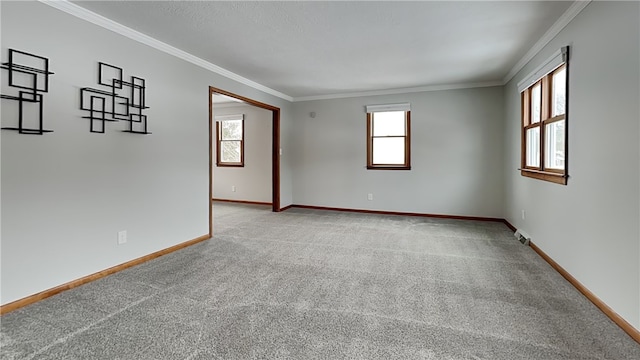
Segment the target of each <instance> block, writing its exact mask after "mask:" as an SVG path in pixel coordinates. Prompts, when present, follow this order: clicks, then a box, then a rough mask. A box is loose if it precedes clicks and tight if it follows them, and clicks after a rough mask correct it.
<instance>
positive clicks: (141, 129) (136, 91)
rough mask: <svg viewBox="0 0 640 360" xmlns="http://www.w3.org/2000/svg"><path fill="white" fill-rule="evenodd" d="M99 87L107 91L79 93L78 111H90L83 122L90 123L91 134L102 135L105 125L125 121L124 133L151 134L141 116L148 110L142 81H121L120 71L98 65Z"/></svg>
mask: <svg viewBox="0 0 640 360" xmlns="http://www.w3.org/2000/svg"><path fill="white" fill-rule="evenodd" d="M98 84H99V85H102V86H104V87H106V88H108V90H100V89H94V88H89V87H84V88H82V89H80V109H81V110H86V111H89V115H88V116H83V117H82V118H83V119H89V120H90V122H91V125H90V131H91V132H94V133H104V131H105V123H107V122H117V121H127V122H129V126H128V129H127V130H123V131H124V132H128V133H133V134H151V133H150V132H148V131H147V115H144V114H143V113H142V110H144V109H148V108H149V107H148V106H146V99H145V90H146V87H145V81H144V79H142V78H139V77H136V76H131V81H124V80H123V79H122V68H119V67H117V66H113V65H109V64H105V63H103V62H99V63H98ZM126 88H128V89H129V90H126ZM118 92H120V94H119V93H118ZM121 94H123V95H126V96H123V95H121Z"/></svg>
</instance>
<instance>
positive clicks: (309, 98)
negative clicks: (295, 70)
mask: <svg viewBox="0 0 640 360" xmlns="http://www.w3.org/2000/svg"><path fill="white" fill-rule="evenodd" d="M502 85H504V84H503V83H502V81H485V82H477V83H463V84H449V85H428V86H420V87H412V88H399V89H386V90H372V91H360V92H352V93H342V94H328V95H313V96H300V97H294V98H293V101H294V102H299V101H313V100H329V99H343V98H352V97H361V96H378V95H394V94H409V93H417V92H426V91H444V90H457V89H473V88H480V87H491V86H502Z"/></svg>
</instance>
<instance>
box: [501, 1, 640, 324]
mask: <svg viewBox="0 0 640 360" xmlns="http://www.w3.org/2000/svg"><path fill="white" fill-rule="evenodd" d="M638 6H639V5H638V3H637V2H628V3H619V2H592V3H591V4H590V5H588V6H587V7H586V8H585V9H584V10H583V11H582V13H580V14H579V15H578V16H577V17H576V18H575V19H574V20H573V21H572V22H571V23H570V24H569V25H568V26H567V27H566V28H565V29H564V30H563V31H562V32H561V33H560V34H559V35H558V36H557V37H556V38H555V39H554V40H553V41H552V42H551V43H550V44H549V45H547V46H546V47H545V48H544V49H543V50H542V51H541V52H540V53H539V54H538V55H537V56H536V57H535V58H534V59H533V60H532V61H531V62H530V63H529V64H528V65H527V66H526V67H525V68H524V69H523V70H522V71H520V73H519V74H518V75H517V76H516V77H515V78H514V79H512V81H511V82H509V83H508V84H507V85H506V87H505V89H504V94H505V99H506V100H505V130H506V132H505V143H506V151H505V164H506V165H505V179H506V184H505V186H506V187H505V190H506V202H505V216H506V218H507V220H508V221H509V222H511V223H512V224H513V225H515V226H516V227H518V228H522V229H524V230H525V231H526V232H528V233H529V234H530V235H531V237H532V241H533V242H534V243H535V244H536V245H538V246H539V247H540V248H541V249H542V250H543V251H544V252H546V253H547V254H548V255H549V256H550V257H551V258H553V259H554V260H555V261H556V262H558V263H559V264H560V265H561V266H562V267H563V268H565V269H566V270H567V271H568V272H569V273H571V274H572V275H573V276H574V277H575V278H576V279H577V280H578V281H580V282H581V283H582V284H584V285H585V286H586V287H587V288H588V289H590V290H591V291H592V292H593V293H595V295H596V296H598V297H599V298H600V299H602V300H603V301H604V302H605V303H606V304H607V305H609V306H610V307H611V308H613V310H614V311H616V312H617V313H618V314H620V315H621V316H622V317H623V318H625V319H626V320H627V321H628V322H629V323H631V324H632V325H633V326H635V327H636V328H638V329H640V232H639V229H638V226H639V222H640V221H639V219H640V211H639V204H640V202H639V197H640V192H639V185H640V178H639V165H640V164H639V163H640V158H639V148H638V146H639V143H640V138H639V126H638V125H639V119H640V111H639V108H638V106H639V105H638V99H639V98H640V91H639V84H640V59H639V53H640V48H639V44H640V38H639V33H640V29H639V25H638V22H639V21H638V16H639V13H640V11H639V10H640V9H639V8H638ZM566 44H569V45H571V60H570V69H569V108H568V109H569V113H568V131H569V144H568V146H569V153H568V161H569V164H568V165H569V175H570V178H569V181H568V185H567V186H562V185H557V184H553V183H549V182H543V181H540V180H534V179H530V178H526V177H522V176H520V174H519V172H518V171H516V168H518V167H519V166H520V128H519V125H520V115H519V111H520V110H519V109H520V98H519V94H518V91H517V88H516V83H517V82H518V81H520V80H521V79H523V78H524V77H525V76H526V75H527V74H528V73H530V72H531V71H532V70H533V69H534V68H535V67H536V66H538V65H539V64H540V63H541V62H542V61H544V60H545V59H547V58H548V57H549V56H551V54H552V53H553V52H554V51H555V50H557V49H558V48H559V47H561V46H563V45H566ZM521 210H525V211H526V220H523V219H522V218H521Z"/></svg>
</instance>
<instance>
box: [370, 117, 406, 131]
mask: <svg viewBox="0 0 640 360" xmlns="http://www.w3.org/2000/svg"><path fill="white" fill-rule="evenodd" d="M404 114H405V112H404V111H383V112H376V113H373V114H371V115H372V116H373V136H404V135H405V121H404Z"/></svg>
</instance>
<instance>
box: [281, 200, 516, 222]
mask: <svg viewBox="0 0 640 360" xmlns="http://www.w3.org/2000/svg"><path fill="white" fill-rule="evenodd" d="M292 207H294V208H301V209H312V210H329V211H346V212H357V213H364V214H378V215H400V216H419V217H430V218H439V219H454V220H476V221H491V222H500V223H504V219H501V218H492V217H481V216H463V215H444V214H426V213H414V212H402V211H383V210H365V209H349V208H335V207H326V206H312V205H296V204H294V205H289V206H288V207H287V208H292Z"/></svg>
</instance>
